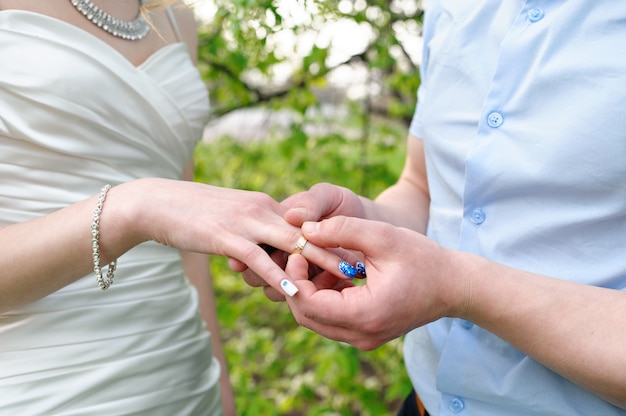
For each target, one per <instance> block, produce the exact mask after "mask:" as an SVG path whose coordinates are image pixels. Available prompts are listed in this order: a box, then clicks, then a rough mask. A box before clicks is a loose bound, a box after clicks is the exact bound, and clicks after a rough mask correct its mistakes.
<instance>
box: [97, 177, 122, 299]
mask: <svg viewBox="0 0 626 416" xmlns="http://www.w3.org/2000/svg"><path fill="white" fill-rule="evenodd" d="M109 189H111V185H109V184H106V185H104V186H103V187H102V189H101V190H100V195H99V196H98V203H97V204H96V207H95V208H94V210H93V217H92V218H91V219H92V221H91V248H92V257H93V271H94V273H95V274H96V278H97V282H98V286H99V287H100V289H102V290H107V289H108V288H109V286H111V285H112V284H113V277H114V275H115V269H116V268H117V259H116V260H113V261H112V262H111V263H109V270H108V271H107V278H106V280H105V279H104V278H103V277H102V268H101V267H100V244H99V237H100V214H101V213H102V206H103V205H104V199H105V198H106V196H107V192H109Z"/></svg>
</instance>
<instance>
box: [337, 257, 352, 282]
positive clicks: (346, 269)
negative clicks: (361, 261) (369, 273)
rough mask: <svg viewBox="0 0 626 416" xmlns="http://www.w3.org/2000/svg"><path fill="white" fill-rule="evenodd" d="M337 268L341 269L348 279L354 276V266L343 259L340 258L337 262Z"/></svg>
mask: <svg viewBox="0 0 626 416" xmlns="http://www.w3.org/2000/svg"><path fill="white" fill-rule="evenodd" d="M339 270H340V271H341V273H343V274H345V275H346V276H347V277H349V278H350V279H352V278H353V277H354V276H356V267H354V266H353V265H351V264H350V263H348V262H347V261H345V260H342V261H341V262H339Z"/></svg>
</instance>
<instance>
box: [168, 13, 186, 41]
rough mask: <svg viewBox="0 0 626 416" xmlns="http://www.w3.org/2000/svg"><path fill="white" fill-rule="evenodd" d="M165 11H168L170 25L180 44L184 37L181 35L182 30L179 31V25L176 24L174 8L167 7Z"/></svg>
mask: <svg viewBox="0 0 626 416" xmlns="http://www.w3.org/2000/svg"><path fill="white" fill-rule="evenodd" d="M165 10H166V11H167V18H168V20H169V21H170V25H171V26H172V29H173V30H174V34H175V35H176V39H177V40H178V41H179V42H182V41H183V37H182V36H181V34H180V30H179V29H178V23H176V16H174V12H173V11H172V8H171V7H170V6H167V7H166V8H165Z"/></svg>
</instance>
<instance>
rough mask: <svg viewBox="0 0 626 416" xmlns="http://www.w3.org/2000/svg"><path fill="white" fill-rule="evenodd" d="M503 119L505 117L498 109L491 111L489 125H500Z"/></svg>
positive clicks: (488, 118) (488, 119)
mask: <svg viewBox="0 0 626 416" xmlns="http://www.w3.org/2000/svg"><path fill="white" fill-rule="evenodd" d="M503 121H504V118H503V117H502V114H500V113H498V112H497V111H494V112H493V113H489V115H488V116H487V124H489V126H491V127H493V128H497V127H500V126H501V125H502V122H503Z"/></svg>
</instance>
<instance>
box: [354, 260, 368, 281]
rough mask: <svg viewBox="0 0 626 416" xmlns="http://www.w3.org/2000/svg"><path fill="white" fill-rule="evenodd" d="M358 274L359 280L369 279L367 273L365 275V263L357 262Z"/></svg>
mask: <svg viewBox="0 0 626 416" xmlns="http://www.w3.org/2000/svg"><path fill="white" fill-rule="evenodd" d="M356 272H357V274H358V275H359V279H365V278H366V277H367V273H365V264H363V262H361V261H357V262H356Z"/></svg>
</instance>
